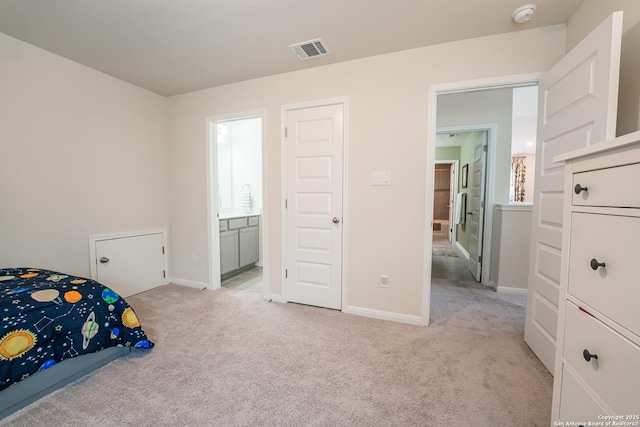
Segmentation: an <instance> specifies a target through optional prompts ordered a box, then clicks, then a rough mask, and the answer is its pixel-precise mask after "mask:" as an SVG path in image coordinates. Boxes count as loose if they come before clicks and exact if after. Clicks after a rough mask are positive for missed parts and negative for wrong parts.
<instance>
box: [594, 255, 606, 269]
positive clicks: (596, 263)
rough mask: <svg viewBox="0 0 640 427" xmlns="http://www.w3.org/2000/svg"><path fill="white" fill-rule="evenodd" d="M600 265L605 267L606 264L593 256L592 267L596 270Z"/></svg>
mask: <svg viewBox="0 0 640 427" xmlns="http://www.w3.org/2000/svg"><path fill="white" fill-rule="evenodd" d="M599 267H602V268H605V267H606V265H605V263H604V262H598V260H597V259H595V258H593V259H592V260H591V268H592V269H594V270H597V269H598V268H599Z"/></svg>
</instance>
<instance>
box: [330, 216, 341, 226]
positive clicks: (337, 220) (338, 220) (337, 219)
mask: <svg viewBox="0 0 640 427" xmlns="http://www.w3.org/2000/svg"><path fill="white" fill-rule="evenodd" d="M331 221H333V223H334V224H338V223H339V222H340V218H338V217H337V216H334V217H333V219H332V220H331Z"/></svg>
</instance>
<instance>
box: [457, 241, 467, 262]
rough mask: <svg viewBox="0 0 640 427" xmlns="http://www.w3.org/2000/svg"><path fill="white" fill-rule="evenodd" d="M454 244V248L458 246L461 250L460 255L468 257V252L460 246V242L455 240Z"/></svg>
mask: <svg viewBox="0 0 640 427" xmlns="http://www.w3.org/2000/svg"><path fill="white" fill-rule="evenodd" d="M455 244H456V248H458V249H459V250H460V252H462V256H463V257H465V258H466V259H469V252H467V250H466V249H465V248H463V247H462V245H461V244H460V242H458V241H456V243H455Z"/></svg>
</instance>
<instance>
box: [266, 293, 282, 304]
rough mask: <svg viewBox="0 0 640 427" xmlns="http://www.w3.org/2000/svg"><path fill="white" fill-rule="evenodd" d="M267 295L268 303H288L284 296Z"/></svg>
mask: <svg viewBox="0 0 640 427" xmlns="http://www.w3.org/2000/svg"><path fill="white" fill-rule="evenodd" d="M267 295H268V297H267V301H272V302H282V303H286V301H285V300H284V297H283V296H282V295H278V294H267Z"/></svg>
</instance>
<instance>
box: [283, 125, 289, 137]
mask: <svg viewBox="0 0 640 427" xmlns="http://www.w3.org/2000/svg"><path fill="white" fill-rule="evenodd" d="M284 137H285V138H288V137H289V128H288V127H286V126H285V128H284Z"/></svg>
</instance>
